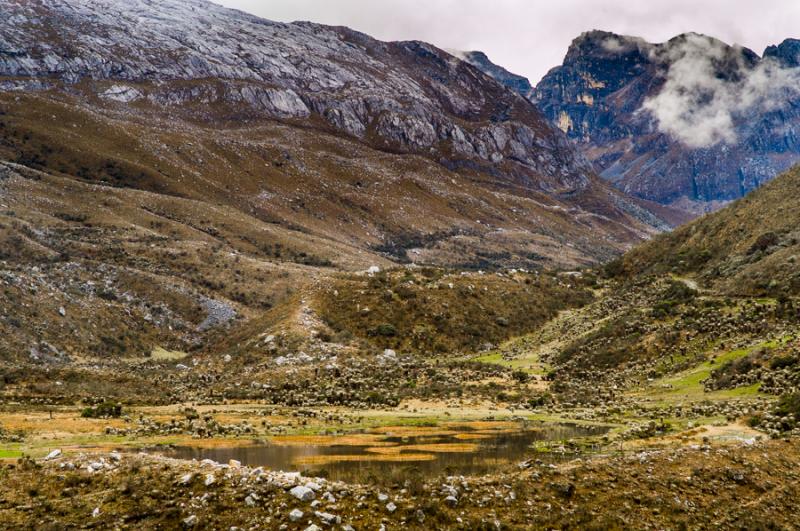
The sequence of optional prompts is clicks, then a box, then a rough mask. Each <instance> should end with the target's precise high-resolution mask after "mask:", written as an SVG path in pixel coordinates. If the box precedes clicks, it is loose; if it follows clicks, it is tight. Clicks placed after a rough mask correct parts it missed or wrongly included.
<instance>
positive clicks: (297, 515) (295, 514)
mask: <svg viewBox="0 0 800 531" xmlns="http://www.w3.org/2000/svg"><path fill="white" fill-rule="evenodd" d="M302 517H303V511H301V510H300V509H292V512H290V513H289V520H291V521H292V522H297V521H298V520H300V519H301V518H302Z"/></svg>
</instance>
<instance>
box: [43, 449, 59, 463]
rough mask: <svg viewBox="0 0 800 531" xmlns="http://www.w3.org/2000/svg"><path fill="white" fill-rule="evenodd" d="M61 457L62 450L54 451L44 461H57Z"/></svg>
mask: <svg viewBox="0 0 800 531" xmlns="http://www.w3.org/2000/svg"><path fill="white" fill-rule="evenodd" d="M59 455H61V450H58V449H56V450H53V451H52V452H50V453H49V454H47V457H45V458H44V459H45V461H50V460H51V459H55V458H56V457H58V456H59Z"/></svg>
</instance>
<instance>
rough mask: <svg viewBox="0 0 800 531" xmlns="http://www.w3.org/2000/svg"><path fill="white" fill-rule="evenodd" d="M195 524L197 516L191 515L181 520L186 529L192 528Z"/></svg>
mask: <svg viewBox="0 0 800 531" xmlns="http://www.w3.org/2000/svg"><path fill="white" fill-rule="evenodd" d="M196 523H197V516H196V515H193V514H192V515H190V516H188V517H186V518H184V519H183V525H185V526H186V527H194V525H195V524H196Z"/></svg>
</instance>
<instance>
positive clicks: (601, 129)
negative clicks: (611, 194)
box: [463, 31, 800, 215]
mask: <svg viewBox="0 0 800 531" xmlns="http://www.w3.org/2000/svg"><path fill="white" fill-rule="evenodd" d="M463 56H464V57H465V60H467V61H469V62H470V63H471V64H473V65H475V66H476V67H478V68H480V69H481V70H482V71H483V72H485V73H486V74H488V75H490V76H492V77H494V78H495V79H496V80H497V81H499V82H501V83H503V84H505V85H506V86H508V87H509V88H511V89H512V90H516V91H517V92H518V93H519V94H521V95H522V96H524V97H526V98H529V99H530V100H531V101H533V102H534V103H535V104H536V105H537V106H538V107H539V108H540V109H541V110H542V112H543V113H544V114H545V115H546V116H547V117H548V118H549V119H550V121H551V122H552V123H553V124H555V125H556V126H557V127H559V128H560V129H561V130H562V131H564V133H566V134H567V135H568V136H569V137H570V138H571V139H572V140H573V141H574V142H575V143H576V145H577V146H578V148H579V149H580V150H581V152H582V153H583V154H584V155H585V156H586V157H587V158H588V159H589V160H591V161H592V163H593V164H594V166H595V169H596V170H597V171H598V172H600V175H601V176H602V177H604V178H605V179H607V180H608V181H610V182H611V183H613V184H614V185H615V186H616V187H617V188H619V189H621V190H624V191H625V192H627V193H629V194H632V195H634V196H636V197H641V198H646V199H650V200H653V201H657V202H659V203H662V204H668V205H671V206H673V207H676V208H679V209H682V210H684V211H686V212H689V213H693V214H694V215H697V214H699V213H702V212H706V211H709V210H714V209H716V208H719V207H720V206H722V205H724V204H725V203H726V202H728V201H731V200H734V199H737V198H739V197H743V196H744V195H745V194H747V193H748V192H749V191H751V190H753V189H755V188H757V187H758V186H760V185H761V184H763V183H764V182H766V181H768V180H770V179H772V178H773V177H774V176H775V175H777V174H779V173H780V172H782V171H784V170H785V169H787V168H788V167H789V166H791V165H792V164H793V163H794V162H797V161H798V160H800V143H799V142H798V136H797V128H798V124H800V112H798V110H797V109H798V108H800V69H798V64H800V41H798V40H795V39H787V40H785V41H784V42H783V43H781V44H780V45H778V46H770V47H768V48H767V49H766V50H765V52H764V55H763V58H759V57H758V56H757V55H756V54H755V53H754V52H752V51H750V50H748V49H745V48H741V47H739V46H729V45H727V44H725V43H723V42H721V41H718V40H716V39H713V38H711V37H707V36H704V35H697V34H685V35H679V36H677V37H675V38H673V39H671V40H670V41H668V42H665V43H661V44H653V43H649V42H646V41H644V40H643V39H640V38H636V37H628V36H623V35H616V34H614V33H608V32H603V31H591V32H587V33H584V34H583V35H581V36H580V37H578V38H577V39H575V40H574V41H573V42H572V45H571V46H570V48H569V50H568V51H567V55H566V57H565V58H564V62H563V64H562V65H561V66H558V67H556V68H553V69H552V70H551V71H550V72H548V74H547V75H546V76H545V77H544V78H543V79H542V80H541V81H540V82H539V84H538V85H537V86H536V87H535V89H531V88H530V83H527V80H526V79H525V78H520V76H516V75H514V74H511V73H508V72H506V71H505V70H504V69H503V68H501V67H499V66H497V65H495V64H493V63H492V62H491V61H489V60H488V58H486V56H485V55H484V54H481V53H479V52H469V53H464V54H463Z"/></svg>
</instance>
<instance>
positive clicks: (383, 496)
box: [378, 492, 389, 503]
mask: <svg viewBox="0 0 800 531" xmlns="http://www.w3.org/2000/svg"><path fill="white" fill-rule="evenodd" d="M388 499H389V496H388V495H387V494H384V493H382V492H381V493H380V494H378V501H379V502H381V503H383V502H385V501H386V500H388Z"/></svg>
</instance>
